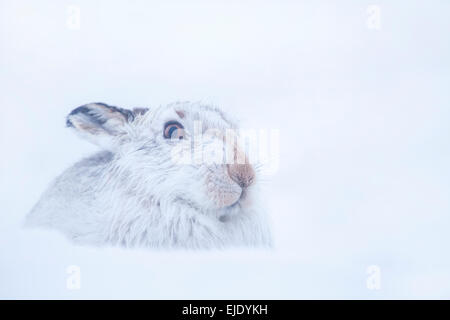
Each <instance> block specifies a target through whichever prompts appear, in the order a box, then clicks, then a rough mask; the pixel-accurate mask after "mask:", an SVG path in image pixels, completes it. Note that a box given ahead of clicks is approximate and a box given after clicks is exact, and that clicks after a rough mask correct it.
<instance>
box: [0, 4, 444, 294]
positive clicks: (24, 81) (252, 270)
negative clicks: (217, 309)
mask: <svg viewBox="0 0 450 320" xmlns="http://www.w3.org/2000/svg"><path fill="white" fill-rule="evenodd" d="M169 2H170V4H169ZM0 3H1V7H0V10H1V29H0V31H1V34H0V45H1V52H0V87H1V95H0V98H1V105H0V125H1V128H0V130H1V131H0V138H1V142H0V150H1V157H0V159H1V165H0V170H1V171H0V177H1V180H0V201H1V202H0V298H62V299H72V298H187V299H188V298H204V299H207V298H210V299H216V298H225V299H227V298H234V299H240V298H255V299H259V298H266V299H279V298H287V299H293V298H361V299H378V298H450V259H449V241H450V233H449V227H450V217H449V214H450V203H449V202H450V200H449V195H450V188H449V187H450V183H449V181H450V169H449V163H450V148H449V137H450V129H449V128H450V126H449V123H450V122H449V120H450V106H449V101H450V99H449V98H450V90H449V80H450V71H449V70H450V63H449V54H450V42H449V41H448V40H449V38H448V37H449V31H450V2H449V1H444V0H441V1H437V0H435V1H375V2H372V1H370V2H369V1H365V0H358V1H357V0H354V1H195V0H190V1H137V0H135V1H71V2H68V1H43V0H40V1H5V0H1V1H0ZM69 5H75V6H78V7H79V8H80V10H81V12H80V13H81V15H80V29H79V30H73V28H70V26H71V25H67V21H68V19H69V9H68V8H69ZM369 5H378V6H379V8H380V9H381V25H380V29H379V30H376V29H371V28H369V27H368V25H367V22H368V21H367V20H368V18H369V17H368V13H367V8H368V6H369ZM177 100H191V101H197V100H202V101H209V102H212V103H214V104H216V105H218V106H220V107H221V108H223V109H224V110H227V111H228V112H230V113H232V114H233V115H235V116H236V117H238V118H240V119H241V120H242V124H243V126H246V127H249V128H267V129H270V128H274V129H278V130H280V138H281V146H280V168H279V171H278V172H277V173H276V174H275V175H273V176H271V177H268V178H267V179H265V180H266V181H265V182H264V189H265V192H266V197H267V199H268V201H269V204H268V207H269V210H270V213H271V216H272V219H273V224H274V229H275V240H276V246H275V249H274V250H273V251H272V252H265V251H258V250H252V249H248V250H226V251H211V252H184V251H180V252H155V251H150V250H124V249H119V248H93V247H78V246H74V245H72V244H70V243H69V242H68V241H67V240H66V239H65V238H64V237H63V236H61V235H59V234H58V233H56V232H55V233H53V232H49V231H32V230H27V229H23V228H22V227H21V224H22V223H23V220H24V217H25V215H26V214H27V212H28V211H29V210H30V209H31V207H32V206H33V204H34V203H35V202H36V201H37V200H38V199H39V196H40V194H41V193H42V192H43V191H44V190H45V188H46V186H47V185H48V183H49V182H50V181H51V180H52V179H53V178H54V177H56V176H57V175H58V174H59V173H61V171H62V170H64V169H65V168H66V167H68V166H69V165H71V164H72V163H74V162H75V161H77V160H78V159H79V158H81V157H82V156H85V155H88V154H89V153H91V152H93V151H94V150H96V149H95V147H93V146H91V145H89V144H88V143H87V142H85V141H82V140H79V139H78V138H77V137H76V136H75V135H73V134H72V133H71V132H69V130H67V129H66V128H65V127H64V124H65V116H66V115H67V114H68V113H69V112H70V110H72V109H73V108H75V107H77V106H79V105H82V104H85V103H88V102H93V101H102V102H106V103H109V104H112V105H117V106H121V107H126V108H130V107H138V106H147V107H152V106H157V105H160V104H166V103H170V102H173V101H177ZM70 265H77V266H79V267H80V268H81V288H80V290H69V289H67V288H66V280H67V277H68V274H67V273H66V268H67V267H68V266H70ZM370 265H376V266H378V267H379V268H380V270H381V288H380V289H379V290H369V289H368V288H367V286H366V280H367V277H368V274H367V273H366V270H367V268H368V266H370Z"/></svg>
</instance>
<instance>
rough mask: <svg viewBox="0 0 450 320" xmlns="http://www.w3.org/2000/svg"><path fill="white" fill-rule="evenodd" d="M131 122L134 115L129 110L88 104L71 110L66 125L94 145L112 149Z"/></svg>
mask: <svg viewBox="0 0 450 320" xmlns="http://www.w3.org/2000/svg"><path fill="white" fill-rule="evenodd" d="M133 120H134V114H133V112H131V111H130V110H127V109H122V108H117V107H113V106H109V105H107V104H105V103H89V104H86V105H84V106H81V107H78V108H76V109H74V110H72V112H71V113H70V114H69V115H68V116H67V121H66V125H67V127H70V128H73V129H74V130H75V131H76V132H77V133H78V134H79V135H80V136H81V137H83V138H85V139H87V140H89V141H91V142H93V143H94V144H96V145H99V146H100V147H103V148H106V149H114V142H115V141H117V137H120V136H123V135H124V134H126V132H127V131H126V126H127V124H128V123H129V122H132V121H133Z"/></svg>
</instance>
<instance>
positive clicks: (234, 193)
mask: <svg viewBox="0 0 450 320" xmlns="http://www.w3.org/2000/svg"><path fill="white" fill-rule="evenodd" d="M205 184H206V194H207V197H208V198H209V199H210V201H211V202H212V203H213V206H214V207H216V208H219V209H220V208H224V207H228V206H231V205H233V204H234V203H236V202H237V201H238V200H239V199H240V197H241V194H242V188H241V187H240V186H239V185H238V184H237V183H236V182H235V181H233V180H232V179H231V178H230V176H229V175H228V173H227V169H226V167H219V168H218V169H216V170H211V171H209V173H208V174H207V175H206V178H205Z"/></svg>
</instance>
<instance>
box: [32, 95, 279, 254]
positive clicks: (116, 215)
mask: <svg viewBox="0 0 450 320" xmlns="http://www.w3.org/2000/svg"><path fill="white" fill-rule="evenodd" d="M180 109H182V110H183V111H184V112H185V114H186V116H185V118H184V119H180V117H179V116H178V115H177V113H176V110H180ZM69 118H70V115H69ZM171 119H178V121H180V123H182V124H183V126H184V127H185V131H186V139H190V138H191V136H190V134H192V130H193V127H192V126H193V121H195V120H200V121H202V123H203V124H204V125H205V127H206V128H219V129H226V128H235V125H234V124H233V123H232V122H231V121H230V120H229V119H228V118H227V117H226V116H225V115H224V114H223V112H222V111H220V110H218V109H215V108H212V107H209V106H204V105H201V104H197V103H177V104H171V105H168V106H164V107H159V108H157V109H154V110H150V111H148V112H147V113H145V114H142V115H138V114H136V117H135V119H134V120H133V121H130V122H126V123H125V124H123V126H122V127H121V128H120V130H119V129H117V132H120V134H115V135H109V136H108V135H105V134H104V132H100V133H101V134H99V135H101V136H98V137H95V136H93V137H92V136H91V137H86V138H87V139H89V140H92V138H94V139H96V141H94V143H97V144H99V145H100V146H103V148H104V149H107V150H104V151H101V152H99V153H97V154H95V155H93V156H91V157H89V158H86V159H83V160H81V161H80V162H78V163H76V164H75V165H73V166H72V167H71V168H69V169H68V170H66V171H65V172H64V173H62V174H61V175H60V176H59V177H58V178H56V180H55V181H54V182H53V183H52V184H51V186H50V187H49V189H48V190H47V191H46V192H45V193H44V194H43V196H42V198H41V199H40V201H39V202H38V203H37V204H36V206H35V207H34V208H33V209H32V211H31V212H30V214H29V215H28V216H27V224H28V225H33V226H45V227H50V228H52V229H57V230H60V231H62V232H63V233H65V234H66V235H67V236H68V237H69V238H70V239H72V240H74V241H76V242H78V243H83V244H86V243H88V244H97V245H102V244H113V245H124V246H127V247H131V246H145V247H153V248H157V247H164V248H169V247H171V248H217V247H225V246H240V245H249V246H269V245H270V244H271V235H270V230H269V229H270V228H269V224H268V221H267V217H266V215H265V213H264V210H262V208H259V207H258V204H259V203H260V202H259V200H258V199H257V197H256V193H257V190H256V189H257V187H258V186H257V185H258V183H257V177H256V182H255V183H253V184H252V185H251V186H250V187H249V188H248V189H247V190H246V193H245V197H243V198H242V199H241V200H240V201H239V202H237V203H235V204H233V205H232V206H228V207H224V208H218V207H216V206H215V205H214V203H213V202H212V201H211V199H210V198H209V197H208V196H207V192H206V191H205V185H206V183H205V176H206V175H210V178H211V175H213V180H214V181H215V182H214V183H217V186H220V185H223V184H224V181H228V180H229V178H228V176H226V172H225V171H224V169H223V166H222V165H205V164H200V165H194V164H191V165H188V164H184V165H181V164H176V163H174V162H173V161H171V160H170V156H171V150H173V142H172V141H168V140H167V139H164V137H163V135H162V130H163V126H164V123H165V122H166V121H168V120H171ZM109 125H111V122H110V123H109ZM117 125H119V124H117ZM75 129H76V128H75ZM87 134H88V135H89V133H87ZM83 135H84V133H83V134H82V136H83ZM226 179H228V180H226Z"/></svg>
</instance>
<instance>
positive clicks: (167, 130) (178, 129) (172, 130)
mask: <svg viewBox="0 0 450 320" xmlns="http://www.w3.org/2000/svg"><path fill="white" fill-rule="evenodd" d="M164 138H166V139H183V138H184V128H183V126H182V125H181V124H180V123H178V122H176V121H169V122H167V123H166V124H165V126H164Z"/></svg>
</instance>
